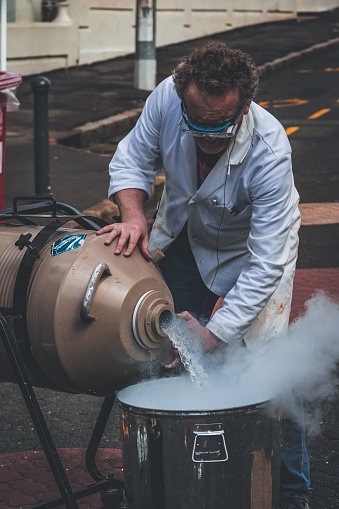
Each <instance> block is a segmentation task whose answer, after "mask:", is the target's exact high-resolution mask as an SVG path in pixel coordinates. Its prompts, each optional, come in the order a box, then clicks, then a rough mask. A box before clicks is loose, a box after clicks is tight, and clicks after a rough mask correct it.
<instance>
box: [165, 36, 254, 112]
mask: <svg viewBox="0 0 339 509" xmlns="http://www.w3.org/2000/svg"><path fill="white" fill-rule="evenodd" d="M173 80H174V84H175V88H176V91H177V94H178V96H179V97H180V98H181V99H182V98H183V96H184V94H185V91H186V90H187V88H188V87H189V85H191V84H192V83H194V84H195V85H196V86H197V88H198V89H199V90H200V91H201V92H203V93H204V94H206V95H209V96H215V97H220V96H222V95H225V94H226V93H228V92H230V91H231V90H238V91H239V94H240V98H241V102H242V104H244V105H245V104H249V103H250V102H251V100H252V99H253V97H254V96H255V94H256V92H257V89H258V83H259V72H258V69H257V67H256V65H255V63H254V61H253V60H252V58H251V57H250V55H248V54H247V53H243V52H242V51H240V50H239V49H232V48H230V47H228V46H227V45H226V44H225V43H223V42H209V43H207V44H205V45H204V46H202V47H200V48H197V49H196V50H194V51H193V52H192V53H191V54H190V55H188V56H187V57H185V58H184V59H183V60H182V61H181V62H179V63H178V64H177V66H176V67H175V68H174V69H173Z"/></svg>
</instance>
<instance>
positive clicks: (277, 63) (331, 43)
mask: <svg viewBox="0 0 339 509" xmlns="http://www.w3.org/2000/svg"><path fill="white" fill-rule="evenodd" d="M337 46H339V37H337V38H335V39H329V40H328V41H326V42H320V43H318V44H314V45H313V46H310V47H309V48H305V49H303V50H301V51H298V52H292V53H289V54H288V55H286V56H285V57H281V58H276V59H275V60H272V62H267V63H266V64H263V65H260V66H259V67H258V69H259V72H260V74H261V76H266V75H268V74H272V73H273V72H276V71H280V70H281V69H285V68H287V67H290V66H292V65H294V64H297V63H298V62H301V61H302V60H306V59H307V58H310V57H312V56H314V55H316V54H318V53H322V52H323V51H326V50H330V49H332V48H336V47H337Z"/></svg>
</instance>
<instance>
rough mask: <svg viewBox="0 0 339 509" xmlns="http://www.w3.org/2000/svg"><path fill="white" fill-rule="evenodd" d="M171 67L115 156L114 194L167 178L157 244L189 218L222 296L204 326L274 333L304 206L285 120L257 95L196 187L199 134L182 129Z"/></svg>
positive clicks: (210, 281) (281, 324) (231, 335)
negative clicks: (162, 174)
mask: <svg viewBox="0 0 339 509" xmlns="http://www.w3.org/2000/svg"><path fill="white" fill-rule="evenodd" d="M180 120H181V109H180V100H179V98H178V96H177V94H176V92H175V89H174V84H173V80H172V78H171V77H169V78H167V79H166V80H164V81H163V82H162V83H160V85H159V86H158V87H157V88H156V89H155V90H154V91H153V92H152V94H151V95H150V96H149V98H148V100H147V101H146V104H145V108H144V110H143V113H142V115H141V117H140V119H139V121H138V123H137V125H136V126H135V128H134V129H133V130H132V131H131V132H130V133H129V134H128V136H126V138H124V140H122V141H121V142H120V144H119V146H118V149H117V151H116V153H115V155H114V157H113V159H112V161H111V163H110V176H111V183H110V189H109V196H110V197H112V196H113V195H114V194H115V193H116V192H118V191H120V190H122V189H126V188H138V189H142V190H144V191H145V192H146V194H147V195H148V196H149V195H150V193H151V185H152V183H153V181H154V178H155V175H156V173H157V172H158V171H160V170H161V169H164V171H165V174H166V180H165V188H164V192H163V196H162V199H161V204H160V208H159V211H158V215H157V218H156V221H155V224H154V227H153V230H152V234H151V238H150V246H149V248H150V250H151V251H152V250H153V249H155V248H157V247H158V248H160V249H162V250H164V251H166V248H167V247H168V246H169V245H170V244H171V243H172V242H173V240H174V239H175V238H176V237H177V235H178V234H179V233H180V231H181V229H182V228H183V226H184V224H185V222H186V221H188V223H187V230H188V237H189V241H190V244H191V248H192V252H193V255H194V258H195V260H196V263H197V265H198V268H199V271H200V274H201V276H202V279H203V280H204V282H205V284H206V286H207V287H208V288H210V289H211V290H212V291H213V292H214V293H216V294H217V295H220V296H225V300H224V303H223V306H222V308H221V309H220V310H218V311H217V312H216V313H215V315H214V316H213V317H212V318H211V320H210V321H209V322H208V324H207V327H208V328H209V330H210V331H211V332H213V333H214V334H216V335H217V336H218V337H220V338H221V339H222V340H223V341H226V342H233V341H236V340H239V339H241V338H243V337H244V336H245V340H246V342H247V343H248V344H250V343H252V342H253V340H257V339H262V340H266V339H270V338H272V337H274V336H276V335H277V334H280V333H281V332H282V331H284V330H285V329H286V327H287V324H288V317H289V311H290V305H291V295H292V286H293V276H294V271H295V263H296V258H297V247H298V229H299V224H300V214H299V211H298V201H299V195H298V193H297V191H296V189H295V187H294V181H293V175H292V168H291V147H290V144H289V142H288V139H287V136H286V134H285V131H284V129H283V127H282V126H281V124H280V123H279V122H278V121H277V120H276V119H275V118H274V117H273V116H272V115H271V114H270V113H268V112H267V111H266V110H264V109H263V108H261V107H260V106H259V105H257V104H255V103H254V102H252V103H251V107H250V111H249V113H248V114H247V115H245V116H244V117H243V121H242V125H241V127H240V129H239V131H238V133H237V136H236V138H235V139H234V140H232V143H231V145H230V147H229V149H228V150H227V151H226V152H225V153H224V154H223V155H222V156H221V157H220V159H219V161H218V162H217V164H216V165H215V167H214V168H213V169H212V171H211V173H210V174H209V176H208V177H207V179H206V180H205V182H204V183H203V184H202V185H201V187H200V188H198V178H197V155H196V145H195V141H194V138H193V137H192V136H190V135H187V134H185V133H182V131H181V127H180Z"/></svg>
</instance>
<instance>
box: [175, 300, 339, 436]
mask: <svg viewBox="0 0 339 509" xmlns="http://www.w3.org/2000/svg"><path fill="white" fill-rule="evenodd" d="M174 328H175V333H174V334H173V333H172V334H170V332H168V333H169V334H170V337H171V339H172V341H174V343H175V345H176V346H177V348H178V349H179V352H180V353H181V352H182V357H183V359H182V360H183V362H184V365H185V367H186V369H189V370H190V371H191V372H192V373H193V376H192V375H191V376H192V380H193V381H195V382H196V381H197V380H198V381H199V377H200V385H202V386H206V384H207V385H208V386H209V387H212V388H213V387H217V388H218V390H224V391H232V396H233V399H234V397H236V398H238V399H239V402H240V404H241V401H242V400H244V399H246V400H248V399H249V398H250V399H251V400H252V401H253V402H260V401H263V398H265V397H266V396H267V395H268V394H269V395H271V396H272V398H273V399H275V400H276V401H279V406H280V408H281V409H282V411H283V412H284V413H285V415H286V414H290V415H291V416H292V417H293V404H291V402H292V401H293V399H294V398H293V397H291V395H292V392H294V391H296V392H297V393H298V394H299V395H300V396H301V397H302V399H303V401H304V402H305V403H312V404H314V403H316V405H315V407H314V408H313V409H312V415H307V412H306V426H307V428H308V430H309V431H313V432H315V431H316V422H315V421H317V419H318V417H319V416H318V415H317V408H319V405H321V403H322V402H323V401H324V400H327V399H329V398H332V397H334V396H335V395H336V390H337V388H338V377H337V374H336V368H337V362H338V361H339V304H338V303H336V302H335V301H333V300H331V299H330V298H329V297H327V296H326V295H325V294H324V293H318V294H317V295H316V296H314V297H313V298H312V299H310V300H309V301H308V302H307V303H306V312H305V314H304V315H303V316H301V317H300V318H298V319H297V320H296V321H295V322H294V323H292V324H291V325H290V327H289V329H288V332H287V333H286V334H284V335H282V336H280V337H278V338H276V339H275V340H273V341H271V342H270V343H268V344H266V345H265V346H264V347H262V348H260V347H259V348H256V349H252V350H250V349H247V348H244V347H238V348H233V347H232V348H228V347H226V348H224V349H222V351H220V352H218V351H215V352H214V353H212V354H207V355H206V354H205V355H204V354H203V351H202V349H201V347H200V345H198V344H197V341H196V338H195V341H193V340H192V338H189V333H188V332H187V330H185V329H184V324H183V323H182V322H181V321H178V323H177V324H176V325H175V326H174ZM187 338H188V339H187ZM258 345H259V346H260V339H259V341H258ZM313 406H314V405H313Z"/></svg>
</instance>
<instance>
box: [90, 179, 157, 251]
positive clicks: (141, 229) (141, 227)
mask: <svg viewBox="0 0 339 509" xmlns="http://www.w3.org/2000/svg"><path fill="white" fill-rule="evenodd" d="M145 196H146V195H145V192H144V191H142V190H140V189H125V190H123V191H119V192H118V193H116V194H115V195H114V198H115V200H116V202H117V205H118V207H119V210H120V214H121V218H122V222H121V223H114V224H109V225H107V226H104V227H103V228H101V230H99V231H97V234H98V235H102V234H103V233H109V235H108V236H107V238H106V239H105V244H106V246H109V245H110V244H111V243H112V242H113V240H114V239H116V238H117V237H118V238H119V240H118V243H117V245H116V247H115V250H114V254H116V255H119V254H120V253H121V251H122V249H123V248H124V247H125V246H126V251H124V256H131V254H132V253H133V251H134V249H135V247H136V246H139V250H140V253H141V254H142V256H143V257H144V258H146V260H152V256H151V254H150V252H149V251H148V227H147V221H146V218H145V214H144V201H145Z"/></svg>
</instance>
